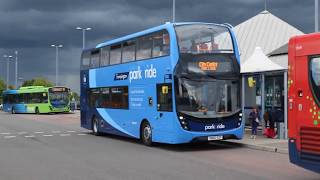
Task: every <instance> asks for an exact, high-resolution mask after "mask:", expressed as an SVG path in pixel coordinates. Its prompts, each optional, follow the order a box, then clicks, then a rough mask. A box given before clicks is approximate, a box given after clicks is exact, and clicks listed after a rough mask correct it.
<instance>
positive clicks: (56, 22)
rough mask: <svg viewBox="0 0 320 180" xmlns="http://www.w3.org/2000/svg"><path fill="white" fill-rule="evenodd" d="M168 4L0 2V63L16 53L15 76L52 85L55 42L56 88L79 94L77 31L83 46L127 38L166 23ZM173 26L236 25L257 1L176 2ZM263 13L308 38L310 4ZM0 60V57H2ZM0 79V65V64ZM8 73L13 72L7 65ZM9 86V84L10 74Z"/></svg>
mask: <svg viewBox="0 0 320 180" xmlns="http://www.w3.org/2000/svg"><path fill="white" fill-rule="evenodd" d="M171 5H172V0H160V1H159V0H135V1H133V0H109V1H108V0H90V1H88V0H70V1H69V0H68V1H66V0H54V1H53V0H2V1H0V24H1V28H0V48H1V49H0V59H1V57H2V54H4V53H11V54H12V53H13V52H14V50H15V49H18V50H19V59H20V62H19V68H20V71H19V72H20V75H21V76H23V77H24V78H25V79H30V78H32V77H35V76H43V77H47V78H49V79H50V80H54V75H55V74H54V73H55V54H54V53H55V52H54V49H53V48H51V47H50V44H52V43H61V44H63V45H64V48H63V49H62V50H61V53H60V65H61V68H60V70H61V78H60V79H61V80H62V83H63V84H65V85H68V86H71V87H72V88H73V89H76V90H77V91H78V90H79V83H78V82H79V78H78V77H79V65H80V61H79V58H80V53H81V46H82V39H81V32H79V31H76V30H75V27H76V26H88V27H92V28H93V30H92V31H89V32H88V33H87V42H88V43H87V46H91V47H93V46H95V45H96V44H98V43H100V42H103V41H106V40H110V39H113V38H116V37H119V36H123V35H127V34H130V33H133V32H136V31H140V30H143V29H145V28H149V27H152V26H156V25H159V24H163V23H165V22H166V21H170V19H171V16H172V15H171ZM176 7H177V9H176V19H177V21H203V22H217V23H225V22H227V23H230V24H232V25H234V26H235V25H237V24H239V23H241V22H243V21H245V20H246V19H248V18H250V17H252V16H254V15H256V14H258V13H259V12H261V11H262V10H263V8H264V1H263V0H224V1H217V0H215V1H212V0H201V1H200V0H196V1H195V0H176ZM268 10H269V11H271V12H272V13H273V14H275V15H276V16H278V17H280V18H281V19H283V20H285V21H287V22H288V23H289V24H292V25H294V26H296V27H297V28H298V29H300V30H302V31H304V32H306V33H308V32H312V31H313V13H314V12H313V10H314V8H313V1H292V0H280V1H268ZM2 59H3V58H2ZM0 66H1V67H0V77H2V78H4V73H5V72H4V70H5V67H4V64H3V62H0ZM10 72H14V71H13V65H12V66H11V69H10ZM10 81H11V82H13V74H11V78H10Z"/></svg>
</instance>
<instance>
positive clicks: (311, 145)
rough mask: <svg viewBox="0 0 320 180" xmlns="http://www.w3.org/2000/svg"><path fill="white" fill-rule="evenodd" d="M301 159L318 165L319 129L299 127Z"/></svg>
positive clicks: (319, 156)
mask: <svg viewBox="0 0 320 180" xmlns="http://www.w3.org/2000/svg"><path fill="white" fill-rule="evenodd" d="M300 138H301V139H300V143H301V159H302V160H306V161H315V162H317V163H320V128H314V127H301V129H300Z"/></svg>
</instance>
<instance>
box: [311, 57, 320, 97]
mask: <svg viewBox="0 0 320 180" xmlns="http://www.w3.org/2000/svg"><path fill="white" fill-rule="evenodd" d="M310 79H311V85H312V91H313V93H314V96H315V98H317V99H318V102H320V57H316V58H312V59H311V62H310Z"/></svg>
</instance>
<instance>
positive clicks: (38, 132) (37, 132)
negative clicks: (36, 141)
mask: <svg viewBox="0 0 320 180" xmlns="http://www.w3.org/2000/svg"><path fill="white" fill-rule="evenodd" d="M34 133H35V134H43V133H44V132H42V131H36V132H34Z"/></svg>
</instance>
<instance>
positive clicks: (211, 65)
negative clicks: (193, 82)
mask: <svg viewBox="0 0 320 180" xmlns="http://www.w3.org/2000/svg"><path fill="white" fill-rule="evenodd" d="M218 65H219V63H218V62H202V61H200V62H199V68H200V69H201V70H203V71H216V70H217V68H218Z"/></svg>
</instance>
